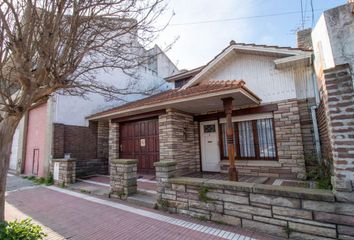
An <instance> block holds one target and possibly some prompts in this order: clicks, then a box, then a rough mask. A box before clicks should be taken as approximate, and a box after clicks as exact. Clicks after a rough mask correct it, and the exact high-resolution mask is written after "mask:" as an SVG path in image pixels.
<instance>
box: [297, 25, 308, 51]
mask: <svg viewBox="0 0 354 240" xmlns="http://www.w3.org/2000/svg"><path fill="white" fill-rule="evenodd" d="M311 32H312V29H311V28H307V29H304V30H300V31H298V32H297V33H296V40H297V47H298V48H302V49H308V50H312V38H311Z"/></svg>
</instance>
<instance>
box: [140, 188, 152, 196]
mask: <svg viewBox="0 0 354 240" xmlns="http://www.w3.org/2000/svg"><path fill="white" fill-rule="evenodd" d="M138 193H140V194H144V195H148V196H151V197H155V196H156V194H157V192H156V191H153V190H146V189H141V188H138Z"/></svg>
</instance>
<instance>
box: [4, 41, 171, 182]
mask: <svg viewBox="0 0 354 240" xmlns="http://www.w3.org/2000/svg"><path fill="white" fill-rule="evenodd" d="M143 54H144V55H147V56H151V57H150V58H149V62H148V63H147V64H145V65H142V66H140V67H139V68H138V69H137V70H136V72H135V73H134V74H135V78H136V79H137V80H136V79H134V78H133V77H131V76H128V75H126V74H125V73H123V71H121V70H112V71H111V72H104V71H100V72H99V74H97V77H96V79H97V80H99V81H102V82H104V83H109V84H112V85H113V86H115V87H117V88H124V87H125V86H126V85H127V84H128V83H131V82H132V81H134V82H135V86H137V88H141V89H146V88H150V87H153V86H158V88H157V91H165V90H167V89H169V88H170V87H171V85H170V84H166V83H165V81H164V80H163V79H164V78H165V77H168V76H170V75H173V74H176V73H178V69H177V67H176V66H175V65H174V64H173V63H172V62H171V60H170V59H169V58H168V57H167V56H166V55H165V53H164V52H163V51H162V50H161V49H160V48H159V47H158V46H157V45H155V46H154V47H153V48H152V49H149V50H146V51H145V52H144V53H143ZM135 90H137V89H135ZM142 97H144V95H139V94H135V95H127V96H124V95H122V96H120V98H122V99H123V100H125V101H132V100H136V99H139V98H142ZM119 104H122V102H119V101H117V100H115V101H109V102H107V101H105V99H104V97H103V96H101V95H100V94H97V93H89V94H88V95H87V99H84V98H81V97H78V96H67V95H61V94H59V93H57V94H54V95H53V96H52V97H50V98H49V99H48V101H47V102H45V103H43V104H41V105H37V106H34V107H33V108H32V109H31V110H29V112H28V113H27V114H26V116H25V117H24V119H22V121H21V124H20V125H19V127H18V129H17V130H16V133H15V136H14V139H13V147H12V155H11V160H10V171H11V172H14V173H23V174H26V175H37V176H41V177H45V176H46V175H47V173H48V170H49V167H50V160H51V159H52V158H64V156H65V155H68V154H70V155H71V157H72V158H76V159H77V166H78V175H79V176H80V174H94V173H102V174H104V173H107V169H108V168H107V164H108V155H107V154H105V153H103V152H101V153H97V151H96V148H97V143H98V142H99V140H98V139H97V125H95V124H90V125H89V124H88V121H87V120H86V119H85V117H86V116H87V115H90V114H93V113H95V112H97V111H102V110H104V109H107V108H111V107H112V106H117V105H119Z"/></svg>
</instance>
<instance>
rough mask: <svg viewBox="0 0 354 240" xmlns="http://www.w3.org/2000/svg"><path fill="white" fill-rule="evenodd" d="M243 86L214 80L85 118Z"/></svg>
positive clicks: (227, 81)
mask: <svg viewBox="0 0 354 240" xmlns="http://www.w3.org/2000/svg"><path fill="white" fill-rule="evenodd" d="M244 85H245V82H244V81H243V80H226V81H224V80H215V81H208V83H207V84H200V85H197V86H193V87H190V88H187V89H171V90H168V91H165V92H162V93H159V94H156V95H153V96H150V97H147V98H144V99H140V100H137V101H134V102H130V103H127V104H124V105H121V106H118V107H115V108H111V109H108V110H105V111H102V112H99V113H96V114H93V115H91V116H88V117H87V118H93V117H99V116H103V115H106V114H110V113H114V112H119V111H122V110H128V109H133V108H136V107H141V106H149V105H152V104H157V103H162V102H166V101H171V100H178V99H182V98H186V97H194V96H199V95H203V94H208V93H215V92H221V91H225V90H231V89H237V88H242V87H243V86H244Z"/></svg>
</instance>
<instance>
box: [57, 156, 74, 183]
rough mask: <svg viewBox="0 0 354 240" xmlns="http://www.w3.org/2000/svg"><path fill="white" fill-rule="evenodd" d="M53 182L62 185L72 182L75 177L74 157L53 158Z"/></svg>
mask: <svg viewBox="0 0 354 240" xmlns="http://www.w3.org/2000/svg"><path fill="white" fill-rule="evenodd" d="M52 166H53V179H54V184H56V185H59V186H61V185H64V186H66V185H67V184H70V183H74V182H75V178H76V159H73V158H70V159H53V160H52Z"/></svg>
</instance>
